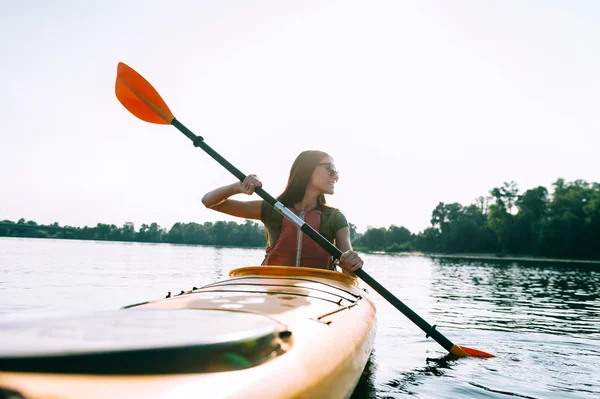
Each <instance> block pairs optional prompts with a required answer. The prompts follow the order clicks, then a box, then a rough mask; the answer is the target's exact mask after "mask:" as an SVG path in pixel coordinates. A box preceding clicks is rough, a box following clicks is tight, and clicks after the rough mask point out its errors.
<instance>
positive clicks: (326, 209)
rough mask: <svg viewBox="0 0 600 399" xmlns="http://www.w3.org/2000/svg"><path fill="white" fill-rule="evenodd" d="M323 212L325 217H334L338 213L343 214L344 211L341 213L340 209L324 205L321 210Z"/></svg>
mask: <svg viewBox="0 0 600 399" xmlns="http://www.w3.org/2000/svg"><path fill="white" fill-rule="evenodd" d="M321 212H323V213H324V214H325V215H333V214H336V213H342V211H340V210H339V209H338V208H336V207H333V206H330V205H323V209H322V210H321Z"/></svg>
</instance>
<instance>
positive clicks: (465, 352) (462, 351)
mask: <svg viewBox="0 0 600 399" xmlns="http://www.w3.org/2000/svg"><path fill="white" fill-rule="evenodd" d="M450 353H451V354H453V355H455V356H472V357H496V355H492V354H491V353H487V352H484V351H480V350H478V349H473V348H467V347H466V346H459V345H456V344H454V345H453V346H452V348H450Z"/></svg>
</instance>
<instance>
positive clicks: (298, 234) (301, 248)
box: [202, 151, 363, 273]
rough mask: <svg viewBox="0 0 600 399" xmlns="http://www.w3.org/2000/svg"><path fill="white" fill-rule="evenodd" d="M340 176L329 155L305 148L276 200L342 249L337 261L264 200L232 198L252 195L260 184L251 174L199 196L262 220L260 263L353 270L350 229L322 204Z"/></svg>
mask: <svg viewBox="0 0 600 399" xmlns="http://www.w3.org/2000/svg"><path fill="white" fill-rule="evenodd" d="M338 179H339V175H338V172H337V170H336V168H335V165H334V164H333V158H331V156H329V155H328V154H326V153H324V152H322V151H304V152H302V153H301V154H300V155H298V157H297V158H296V160H295V161H294V164H293V165H292V169H291V171H290V177H289V179H288V184H287V187H286V188H285V190H284V191H283V193H282V194H281V195H280V196H279V197H278V198H277V199H278V200H279V201H280V202H281V203H282V204H284V205H285V206H286V207H287V208H288V209H290V210H291V211H292V212H294V213H295V214H296V215H297V216H299V217H300V218H301V219H303V220H304V221H305V222H306V223H308V224H309V225H311V226H312V228H314V229H315V230H316V231H318V232H319V233H320V234H321V235H322V236H324V237H325V238H326V239H328V240H329V241H330V242H331V243H334V242H335V245H336V246H337V247H338V248H339V249H340V250H341V251H342V252H343V254H342V256H341V257H340V260H339V262H337V261H336V262H335V263H334V262H331V257H330V255H329V254H328V253H327V252H326V251H325V250H324V249H323V248H321V246H319V245H318V244H317V243H316V242H314V241H313V240H312V239H311V238H310V237H307V236H306V235H305V234H304V233H303V232H302V231H301V230H300V229H298V228H297V227H296V226H295V225H294V224H292V222H290V221H289V220H287V219H286V218H284V217H283V215H281V214H280V213H279V212H278V211H276V210H275V209H274V208H273V207H272V206H271V205H269V204H268V203H267V202H266V201H235V200H231V199H229V197H231V196H233V195H235V194H248V195H252V193H254V190H255V189H256V188H257V187H261V186H262V183H261V182H260V180H259V179H258V178H257V177H256V175H248V176H247V177H246V178H245V179H244V181H243V182H239V181H238V182H236V183H233V184H230V185H228V186H223V187H219V188H217V189H215V190H213V191H211V192H209V193H207V194H206V195H205V196H204V197H203V198H202V203H203V204H204V205H205V206H206V207H207V208H210V209H214V210H216V211H219V212H223V213H227V214H229V215H233V216H238V217H241V218H245V219H256V220H261V221H262V222H263V223H264V225H265V229H266V231H267V253H266V256H265V260H264V262H263V264H265V265H280V266H304V267H314V268H320V269H335V264H337V265H339V266H340V267H341V268H342V270H343V271H345V272H350V273H352V272H354V271H355V270H357V269H359V268H361V267H362V266H363V261H362V259H361V258H360V256H358V254H357V253H356V252H354V251H353V250H352V244H351V242H350V229H349V227H348V222H347V221H346V218H345V217H344V215H343V214H342V213H341V212H340V211H339V210H338V209H336V208H332V207H329V206H327V205H326V203H325V194H328V195H332V194H333V192H334V188H335V183H337V181H338Z"/></svg>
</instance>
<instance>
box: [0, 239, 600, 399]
mask: <svg viewBox="0 0 600 399" xmlns="http://www.w3.org/2000/svg"><path fill="white" fill-rule="evenodd" d="M263 257H264V251H263V250H262V249H235V248H214V247H193V246H185V245H156V244H132V243H129V244H127V243H110V242H90V241H67V240H48V239H45V240H35V239H14V238H2V239H0V297H1V298H2V301H0V315H3V314H7V313H15V312H18V313H19V314H23V313H27V312H49V311H79V310H108V309H115V308H119V307H121V306H124V305H128V304H132V303H137V302H142V301H145V300H149V299H155V298H160V297H164V295H165V294H166V293H167V292H168V291H171V292H179V291H180V290H189V289H190V288H192V287H193V286H197V287H200V286H202V285H206V284H209V283H212V282H215V281H219V280H223V279H225V278H226V277H227V274H228V272H229V270H231V269H233V268H236V267H240V266H245V265H257V264H260V263H261V262H262V260H263ZM363 258H364V260H365V264H366V266H365V267H366V268H367V269H368V272H369V273H370V274H371V275H372V276H373V277H374V278H375V279H377V280H378V281H380V282H381V283H382V284H384V285H385V286H386V288H388V289H389V290H390V291H391V292H393V293H394V294H395V295H396V296H398V298H400V299H401V300H402V301H403V302H404V303H405V304H406V305H408V306H409V307H411V308H412V309H413V310H415V311H416V312H417V313H418V314H419V315H420V316H422V317H423V318H424V319H425V320H427V321H428V322H429V323H430V324H436V325H437V326H438V327H437V328H438V330H439V331H440V332H442V333H443V334H444V335H445V336H446V337H448V338H449V339H450V340H451V341H453V342H455V343H457V344H462V345H465V346H470V347H473V348H477V349H481V350H485V351H487V352H491V353H494V354H496V355H497V357H496V358H493V359H475V358H460V359H456V358H449V357H448V356H447V353H446V352H445V351H444V350H443V349H442V348H441V347H440V346H439V345H438V344H437V343H436V342H435V341H433V340H432V339H431V338H430V339H426V338H425V334H424V333H423V332H422V331H421V330H420V329H419V328H417V327H416V326H415V325H414V324H413V323H412V322H410V321H409V320H408V319H407V318H406V317H405V316H404V315H402V314H401V313H400V312H399V311H398V310H396V309H395V308H393V307H392V306H391V305H389V304H388V303H387V302H386V301H385V300H384V299H383V298H381V297H380V296H379V295H377V294H376V293H372V296H373V299H374V300H375V302H376V304H377V309H378V330H377V338H376V342H375V350H374V352H373V354H372V355H371V357H370V360H369V363H368V364H367V367H366V369H365V372H364V373H363V375H362V378H361V381H360V382H359V384H358V386H357V389H356V391H355V393H354V395H353V396H352V397H353V399H359V398H399V397H423V398H461V397H485V398H506V397H523V398H579V397H582V398H583V397H588V398H589V397H599V396H600V378H599V377H598V375H599V373H598V370H600V345H599V344H600V342H599V341H600V316H599V314H600V267H599V266H597V265H590V264H567V263H556V264H554V263H545V262H544V263H540V262H537V263H536V262H529V261H528V262H522V263H521V262H514V261H508V260H506V261H504V260H501V261H497V262H490V261H487V260H486V261H475V260H472V259H470V260H460V259H441V258H436V259H429V258H424V257H404V256H387V255H364V257H363Z"/></svg>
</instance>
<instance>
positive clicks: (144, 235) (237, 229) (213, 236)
mask: <svg viewBox="0 0 600 399" xmlns="http://www.w3.org/2000/svg"><path fill="white" fill-rule="evenodd" d="M2 236H4V237H32V238H62V239H79V240H100V241H135V242H153V243H171V244H196V245H220V246H235V247H260V246H264V245H265V232H264V228H263V227H262V225H260V224H258V223H255V222H253V221H251V220H246V221H245V222H244V223H241V224H240V223H235V222H223V221H219V222H215V223H212V222H205V223H203V224H198V223H175V224H174V225H173V227H171V229H170V230H168V231H167V230H166V229H164V228H162V227H160V226H159V225H158V224H156V223H151V224H142V226H141V227H140V228H139V230H136V229H135V227H134V224H133V223H130V222H128V223H125V224H124V225H123V226H121V227H119V226H116V225H114V224H104V223H98V224H97V225H96V227H87V226H85V227H71V226H64V227H61V226H59V224H58V223H53V224H51V225H38V224H37V223H36V222H34V221H25V219H20V220H19V221H18V222H16V223H13V222H11V221H10V220H4V221H2V222H0V237H2Z"/></svg>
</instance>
